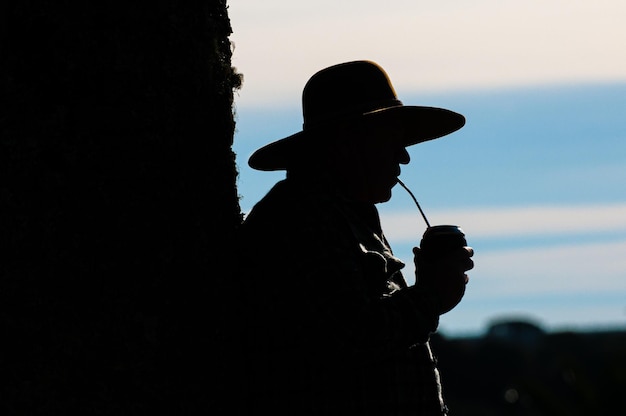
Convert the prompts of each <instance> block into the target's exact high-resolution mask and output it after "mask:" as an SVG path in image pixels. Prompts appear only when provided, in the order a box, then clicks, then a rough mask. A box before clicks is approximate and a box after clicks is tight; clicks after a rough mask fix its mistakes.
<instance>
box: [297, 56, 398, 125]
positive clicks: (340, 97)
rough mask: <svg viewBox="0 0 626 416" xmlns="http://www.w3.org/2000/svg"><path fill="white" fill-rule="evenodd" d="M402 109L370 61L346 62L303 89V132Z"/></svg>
mask: <svg viewBox="0 0 626 416" xmlns="http://www.w3.org/2000/svg"><path fill="white" fill-rule="evenodd" d="M401 105H402V102H401V101H399V100H398V98H397V96H396V92H395V90H394V88H393V86H392V85H391V81H390V80H389V77H388V76H387V73H386V72H385V71H384V70H383V69H382V68H381V67H380V66H379V65H377V64H376V63H374V62H371V61H353V62H346V63H342V64H339V65H334V66H331V67H328V68H326V69H323V70H321V71H319V72H317V73H316V74H314V75H313V76H312V77H311V78H310V79H309V81H308V82H307V83H306V85H305V86H304V90H303V93H302V112H303V119H304V125H303V129H305V130H306V129H308V128H312V127H316V126H320V125H325V124H332V123H333V122H336V121H343V120H348V119H350V118H352V117H358V116H361V115H363V114H365V113H368V112H372V111H376V110H379V109H383V108H389V107H398V106H401Z"/></svg>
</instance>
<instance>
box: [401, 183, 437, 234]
mask: <svg viewBox="0 0 626 416" xmlns="http://www.w3.org/2000/svg"><path fill="white" fill-rule="evenodd" d="M398 183H399V184H400V186H402V187H403V188H404V189H406V191H407V192H408V193H409V195H411V198H413V201H415V205H417V209H419V210H420V214H422V218H424V221H425V222H426V226H427V227H430V223H429V222H428V219H427V218H426V215H425V214H424V211H422V207H420V204H419V202H417V199H416V198H415V195H413V192H411V190H410V189H409V188H407V186H406V185H405V184H404V183H403V182H402V181H401V180H400V178H398Z"/></svg>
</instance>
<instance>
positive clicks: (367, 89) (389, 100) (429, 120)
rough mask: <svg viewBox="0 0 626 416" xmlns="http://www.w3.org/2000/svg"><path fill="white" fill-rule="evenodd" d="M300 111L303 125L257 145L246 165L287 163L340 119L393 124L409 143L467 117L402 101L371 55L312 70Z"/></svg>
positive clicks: (271, 166)
mask: <svg viewBox="0 0 626 416" xmlns="http://www.w3.org/2000/svg"><path fill="white" fill-rule="evenodd" d="M302 113H303V118H304V124H303V126H302V131H300V132H298V133H295V134H292V135H291V136H288V137H285V138H283V139H280V140H277V141H275V142H272V143H270V144H268V145H266V146H264V147H262V148H260V149H258V150H257V151H256V152H254V153H253V154H252V156H251V157H250V159H249V160H248V164H249V165H250V167H252V168H254V169H258V170H266V171H271V170H285V169H288V168H289V166H293V164H294V163H297V160H298V159H299V158H301V157H302V156H303V155H305V154H306V152H307V150H310V149H312V148H314V147H315V146H322V145H328V144H327V142H325V141H324V140H323V138H324V136H325V135H324V133H325V132H326V133H328V132H329V131H330V130H332V129H337V128H338V127H339V126H341V125H349V124H351V123H357V124H360V123H374V124H382V125H389V126H394V125H395V126H398V127H400V128H402V129H403V131H404V135H403V137H404V145H405V146H410V145H413V144H416V143H421V142H425V141H427V140H432V139H436V138H438V137H442V136H445V135H447V134H450V133H452V132H454V131H456V130H458V129H460V128H461V127H463V125H464V124H465V117H463V116H462V115H461V114H458V113H455V112H453V111H450V110H446V109H443V108H436V107H424V106H409V105H403V104H402V102H401V101H400V100H398V97H397V96H396V92H395V90H394V88H393V86H392V85H391V81H390V80H389V77H388V76H387V73H386V72H385V71H384V70H383V69H382V68H381V67H380V66H379V65H378V64H376V63H374V62H371V61H353V62H346V63H342V64H338V65H334V66H331V67H328V68H325V69H322V70H321V71H319V72H317V73H316V74H315V75H313V76H312V77H311V78H310V79H309V81H308V82H307V83H306V85H305V87H304V90H303V93H302ZM323 143H326V144H323Z"/></svg>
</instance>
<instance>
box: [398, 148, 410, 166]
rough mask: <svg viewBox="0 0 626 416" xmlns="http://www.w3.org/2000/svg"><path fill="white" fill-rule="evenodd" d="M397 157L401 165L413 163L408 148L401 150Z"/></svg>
mask: <svg viewBox="0 0 626 416" xmlns="http://www.w3.org/2000/svg"><path fill="white" fill-rule="evenodd" d="M396 157H397V159H398V163H400V164H401V165H406V164H408V163H409V162H410V161H411V156H409V152H408V151H407V150H406V147H402V148H401V149H399V150H398V153H397V155H396Z"/></svg>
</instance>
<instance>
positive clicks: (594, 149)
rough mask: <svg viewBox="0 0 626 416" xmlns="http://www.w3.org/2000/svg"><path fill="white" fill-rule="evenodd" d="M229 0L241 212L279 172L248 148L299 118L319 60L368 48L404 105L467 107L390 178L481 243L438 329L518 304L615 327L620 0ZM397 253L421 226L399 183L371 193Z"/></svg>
mask: <svg viewBox="0 0 626 416" xmlns="http://www.w3.org/2000/svg"><path fill="white" fill-rule="evenodd" d="M383 3H384V5H385V8H384V9H383V8H381V6H380V4H381V3H380V2H368V1H360V2H357V1H343V2H342V1H338V0H334V1H332V2H331V1H320V0H318V1H316V2H313V1H301V2H294V1H291V2H289V1H279V0H272V1H268V2H255V1H253V0H245V1H232V2H230V9H229V14H230V18H231V23H232V26H233V31H234V33H233V35H232V36H231V40H232V41H233V42H234V44H235V49H234V56H233V63H234V65H235V66H237V68H238V70H239V71H240V72H241V73H243V75H244V84H243V88H242V89H241V91H239V93H238V95H236V100H235V110H236V121H237V131H236V134H235V144H234V151H235V152H236V153H237V162H238V167H239V170H240V177H239V181H238V188H239V194H240V195H241V206H242V209H243V210H244V211H248V210H249V209H250V208H251V206H252V205H253V204H254V203H255V202H256V201H257V200H258V199H259V198H261V197H262V196H263V194H264V193H265V192H267V190H268V189H269V188H270V186H271V185H272V184H273V183H274V182H275V181H276V180H278V179H280V178H282V176H283V174H282V173H280V172H279V173H267V172H257V171H253V170H251V169H249V168H248V167H247V163H246V162H247V158H248V156H249V155H250V153H251V152H252V151H254V150H255V149H256V148H258V147H260V146H262V145H264V144H266V143H268V142H270V141H273V140H276V139H279V138H281V137H284V136H287V135H289V134H292V133H294V132H296V131H298V130H300V128H301V123H302V116H301V108H300V100H301V93H302V87H303V85H304V83H305V82H306V80H307V79H308V78H309V77H310V76H311V75H312V74H313V73H314V72H316V71H317V70H319V69H321V68H323V67H325V66H328V65H332V64H334V63H339V62H342V61H348V60H353V59H372V60H374V61H376V62H378V63H380V64H381V65H382V66H383V67H384V68H385V69H386V70H387V72H388V73H389V75H390V77H391V80H392V82H393V83H394V86H395V88H396V91H397V93H398V95H399V97H400V99H402V100H403V101H404V103H405V104H416V105H432V106H441V107H445V108H449V109H452V110H454V111H458V112H460V113H462V114H464V115H465V116H466V118H467V124H466V126H465V127H464V128H463V129H462V130H460V131H458V132H456V133H454V134H452V135H450V136H448V137H445V138H442V139H439V140H435V141H432V142H427V143H422V144H419V145H416V146H412V147H411V148H409V152H410V154H411V157H412V161H411V163H410V164H409V165H408V166H406V167H404V168H403V173H402V176H401V178H402V179H403V181H404V182H405V183H406V184H407V185H408V186H409V187H410V188H411V189H412V191H413V192H414V193H415V194H416V196H417V198H418V199H419V200H420V204H421V205H422V208H423V209H424V210H425V211H426V214H427V216H428V218H429V221H430V222H431V224H437V223H454V224H458V225H461V226H462V227H463V229H464V230H465V231H466V233H467V236H468V240H469V243H470V244H471V245H472V246H474V248H475V249H476V256H475V260H476V268H475V269H474V270H473V271H472V272H471V275H470V279H471V281H470V285H469V286H468V292H467V295H466V297H465V299H464V301H463V302H462V303H461V304H460V305H459V306H458V307H457V308H456V309H455V310H453V311H451V312H449V313H448V314H446V315H444V316H443V317H442V319H441V327H440V330H441V332H442V333H444V334H451V335H454V334H463V333H477V332H480V331H483V330H484V329H485V328H486V327H487V325H488V324H489V322H490V320H491V319H494V318H500V317H502V316H526V317H529V318H532V319H534V320H536V321H538V322H539V323H541V324H542V325H544V326H545V327H546V328H547V329H562V328H575V329H577V328H581V329H582V328H584V329H588V328H600V327H603V326H606V325H611V326H615V325H618V326H621V327H623V328H625V329H626V181H624V178H626V58H625V57H624V54H623V52H622V51H623V49H624V46H626V29H623V28H622V24H621V21H622V20H623V18H624V17H626V3H623V2H621V0H614V1H609V0H599V1H593V2H592V1H586V2H580V1H571V0H570V1H568V2H566V1H555V0H545V1H542V2H539V1H525V2H517V1H504V2H502V1H498V2H496V1H486V0H483V1H476V2H472V4H471V5H469V4H466V2H459V1H441V2H438V3H436V4H435V5H433V4H430V3H432V2H422V1H412V2H408V1H387V2H383ZM379 210H380V211H381V216H382V221H383V225H384V227H385V231H386V234H387V237H388V238H389V240H390V242H391V244H392V247H393V248H394V251H395V253H396V255H398V256H399V257H400V258H402V259H403V260H404V261H405V262H406V263H407V268H406V269H405V270H406V273H405V274H406V276H407V277H408V278H409V279H411V275H412V273H413V271H412V260H411V254H410V253H411V247H412V246H413V245H415V244H417V243H418V241H419V237H420V235H421V233H422V232H423V230H424V228H425V224H424V223H423V220H422V219H421V217H420V215H419V212H418V211H417V208H416V207H415V205H414V203H413V201H412V200H411V199H410V197H409V196H408V194H407V193H406V192H405V191H404V190H403V189H402V188H400V187H396V188H395V189H394V196H393V198H392V199H391V201H390V202H389V203H386V204H381V205H379Z"/></svg>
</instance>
